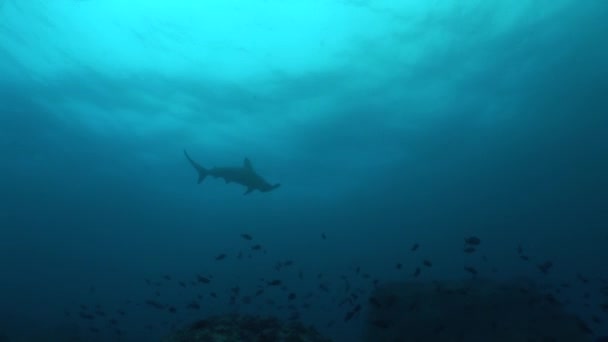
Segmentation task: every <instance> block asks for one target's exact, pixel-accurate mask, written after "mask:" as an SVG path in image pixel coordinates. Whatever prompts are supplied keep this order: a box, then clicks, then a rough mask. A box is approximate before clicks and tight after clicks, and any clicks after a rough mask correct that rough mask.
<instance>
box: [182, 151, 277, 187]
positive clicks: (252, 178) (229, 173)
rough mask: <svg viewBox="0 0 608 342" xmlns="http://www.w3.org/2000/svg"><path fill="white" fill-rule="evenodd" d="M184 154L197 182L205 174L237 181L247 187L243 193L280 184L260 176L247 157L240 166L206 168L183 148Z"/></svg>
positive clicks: (227, 180)
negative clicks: (192, 168) (272, 182)
mask: <svg viewBox="0 0 608 342" xmlns="http://www.w3.org/2000/svg"><path fill="white" fill-rule="evenodd" d="M184 155H185V156H186V159H188V161H189V162H190V164H191V165H192V166H193V167H194V169H196V171H197V172H198V184H200V183H202V181H204V180H205V178H206V177H207V176H211V177H213V178H222V179H224V181H225V182H226V183H237V184H241V185H243V186H245V187H246V188H247V190H245V193H244V194H245V195H247V194H249V193H251V192H252V191H254V190H258V191H260V192H269V191H272V190H274V189H276V188H278V187H280V186H281V184H279V183H277V184H270V183H268V182H267V181H266V180H265V179H264V178H263V177H262V176H260V175H258V174H257V173H256V172H255V170H254V169H253V167H252V166H251V162H250V161H249V159H248V158H245V160H244V161H243V166H240V167H214V168H209V169H208V168H205V167H203V166H202V165H201V164H199V163H197V162H195V161H194V160H193V159H192V158H190V156H189V155H188V152H186V150H184Z"/></svg>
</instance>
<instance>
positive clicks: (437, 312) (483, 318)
mask: <svg viewBox="0 0 608 342" xmlns="http://www.w3.org/2000/svg"><path fill="white" fill-rule="evenodd" d="M369 302H370V304H369V311H368V325H367V327H366V332H365V338H364V341H370V342H371V341H373V342H383V341H387V342H388V341H390V342H394V341H403V342H407V341H467V342H476V341H496V342H500V341H530V342H535V341H539V342H544V341H552V342H559V341H568V342H577V341H592V335H591V331H590V330H589V328H588V327H587V325H586V324H585V323H584V322H583V321H581V320H580V319H578V318H577V317H576V316H574V315H570V314H568V313H566V312H565V311H564V309H563V306H562V305H561V304H560V302H559V301H558V300H557V299H556V298H555V297H554V296H553V295H551V294H549V293H543V292H542V291H540V290H539V289H537V288H536V287H535V286H533V285H532V284H531V283H529V282H527V281H522V280H517V281H510V282H506V283H498V282H494V281H486V280H476V279H475V280H470V281H465V282H433V283H393V284H387V285H385V286H381V287H379V288H378V289H376V290H375V292H374V293H373V294H372V296H371V297H370V300H369Z"/></svg>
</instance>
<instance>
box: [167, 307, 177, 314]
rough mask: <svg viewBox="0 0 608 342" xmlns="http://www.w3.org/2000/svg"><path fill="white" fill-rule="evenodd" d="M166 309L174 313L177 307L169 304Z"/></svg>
mask: <svg viewBox="0 0 608 342" xmlns="http://www.w3.org/2000/svg"><path fill="white" fill-rule="evenodd" d="M168 310H169V312H170V313H176V312H177V309H176V308H175V307H174V306H170V307H169V309H168Z"/></svg>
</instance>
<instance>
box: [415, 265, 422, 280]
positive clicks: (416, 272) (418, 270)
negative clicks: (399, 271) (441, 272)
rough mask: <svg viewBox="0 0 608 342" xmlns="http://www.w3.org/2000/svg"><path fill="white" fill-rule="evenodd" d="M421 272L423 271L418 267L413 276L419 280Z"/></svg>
mask: <svg viewBox="0 0 608 342" xmlns="http://www.w3.org/2000/svg"><path fill="white" fill-rule="evenodd" d="M420 271H421V270H420V267H416V270H415V271H414V274H413V276H414V277H416V278H417V277H418V276H419V275H420Z"/></svg>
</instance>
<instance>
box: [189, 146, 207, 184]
mask: <svg viewBox="0 0 608 342" xmlns="http://www.w3.org/2000/svg"><path fill="white" fill-rule="evenodd" d="M184 155H185V156H186V159H188V161H189V162H190V164H191V165H192V166H193V167H194V168H195V169H196V171H197V172H198V184H201V183H202V182H203V181H204V180H205V177H207V175H208V174H209V171H208V170H207V169H205V168H204V167H203V166H202V165H201V164H199V163H197V162H195V161H194V160H192V158H190V156H189V155H188V152H186V150H184Z"/></svg>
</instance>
